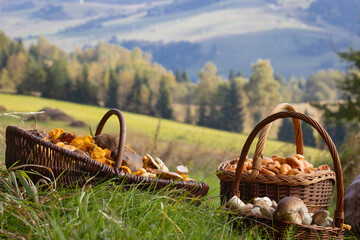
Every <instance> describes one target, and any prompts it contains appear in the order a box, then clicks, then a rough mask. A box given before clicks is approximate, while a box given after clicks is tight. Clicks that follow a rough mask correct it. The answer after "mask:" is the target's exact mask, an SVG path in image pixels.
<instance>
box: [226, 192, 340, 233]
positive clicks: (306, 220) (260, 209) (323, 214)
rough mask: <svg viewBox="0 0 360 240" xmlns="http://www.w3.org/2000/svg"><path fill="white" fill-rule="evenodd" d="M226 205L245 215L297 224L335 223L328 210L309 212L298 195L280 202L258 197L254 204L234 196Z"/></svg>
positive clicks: (325, 225)
mask: <svg viewBox="0 0 360 240" xmlns="http://www.w3.org/2000/svg"><path fill="white" fill-rule="evenodd" d="M226 207H228V208H230V210H232V211H234V212H237V213H241V214H244V215H253V216H265V217H268V218H273V219H274V220H284V221H289V222H292V223H296V224H303V225H311V226H322V227H331V226H332V223H333V219H332V218H331V217H330V213H329V212H328V211H326V210H319V211H317V212H315V213H309V212H308V209H307V207H306V205H305V204H304V202H303V201H302V200H301V199H300V198H297V197H284V198H282V199H281V200H280V201H279V202H278V203H276V202H275V201H274V200H273V201H271V200H270V198H268V197H262V198H259V197H257V198H255V199H254V200H253V203H252V204H251V203H248V204H245V203H244V202H243V201H241V200H240V199H239V198H238V197H237V196H234V197H232V198H231V199H230V200H229V201H228V202H227V203H226Z"/></svg>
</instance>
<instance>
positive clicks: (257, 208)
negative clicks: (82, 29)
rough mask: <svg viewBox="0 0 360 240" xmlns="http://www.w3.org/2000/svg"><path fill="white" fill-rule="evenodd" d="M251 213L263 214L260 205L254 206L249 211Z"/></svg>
mask: <svg viewBox="0 0 360 240" xmlns="http://www.w3.org/2000/svg"><path fill="white" fill-rule="evenodd" d="M249 214H250V215H254V216H261V211H260V207H254V208H253V209H251V210H250V211H249Z"/></svg>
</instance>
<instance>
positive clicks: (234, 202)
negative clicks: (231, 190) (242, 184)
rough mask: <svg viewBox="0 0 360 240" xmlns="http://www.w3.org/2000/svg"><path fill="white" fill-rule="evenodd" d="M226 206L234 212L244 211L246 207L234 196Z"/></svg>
mask: <svg viewBox="0 0 360 240" xmlns="http://www.w3.org/2000/svg"><path fill="white" fill-rule="evenodd" d="M226 206H227V207H229V208H231V209H234V210H239V211H240V210H242V209H243V208H244V207H245V206H246V205H245V203H244V202H243V201H241V199H240V198H238V196H233V197H232V198H230V200H229V201H227V202H226Z"/></svg>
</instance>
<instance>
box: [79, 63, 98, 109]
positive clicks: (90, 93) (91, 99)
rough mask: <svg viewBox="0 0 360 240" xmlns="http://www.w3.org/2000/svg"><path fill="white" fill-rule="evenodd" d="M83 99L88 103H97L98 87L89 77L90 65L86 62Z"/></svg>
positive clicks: (83, 101)
mask: <svg viewBox="0 0 360 240" xmlns="http://www.w3.org/2000/svg"><path fill="white" fill-rule="evenodd" d="M81 101H82V103H86V104H97V97H96V89H95V87H94V86H93V85H92V84H91V82H90V79H89V67H88V65H87V63H86V62H85V63H84V65H83V71H82V79H81Z"/></svg>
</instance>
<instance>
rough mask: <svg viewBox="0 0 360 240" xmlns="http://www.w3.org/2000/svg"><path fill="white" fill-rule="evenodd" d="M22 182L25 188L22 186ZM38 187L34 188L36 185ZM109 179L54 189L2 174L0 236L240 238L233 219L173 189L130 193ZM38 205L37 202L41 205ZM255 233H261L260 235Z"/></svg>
mask: <svg viewBox="0 0 360 240" xmlns="http://www.w3.org/2000/svg"><path fill="white" fill-rule="evenodd" d="M20 180H21V181H22V185H23V186H25V188H23V187H19V184H20ZM31 186H33V187H31ZM123 187H124V184H123V183H121V182H117V181H115V180H110V181H108V182H105V183H103V184H101V185H98V186H90V185H88V186H85V187H82V188H80V187H79V188H75V189H63V188H58V189H54V190H53V191H48V190H41V188H36V187H34V185H33V184H32V182H31V181H29V180H27V179H26V175H25V174H24V173H23V172H17V173H15V174H14V173H10V174H9V173H7V172H2V173H1V175H0V189H1V192H0V201H1V202H2V205H1V214H0V221H1V226H0V236H1V237H2V238H11V239H239V238H246V237H247V238H252V237H253V236H254V232H253V231H252V230H247V229H244V231H243V232H240V231H237V230H234V229H233V226H232V223H233V221H239V219H237V220H236V219H235V220H230V219H229V215H228V214H227V213H226V212H225V211H222V210H221V209H219V208H216V207H214V206H212V205H211V204H208V203H207V201H206V198H205V199H203V201H202V203H201V205H200V206H195V205H194V204H192V203H191V202H189V201H185V200H181V197H179V196H174V192H169V191H168V190H163V191H158V192H156V193H151V194H150V193H149V192H146V191H139V190H137V188H136V186H135V187H133V188H130V189H128V190H124V189H123ZM36 202H38V203H39V204H38V203H36ZM255 234H256V232H255Z"/></svg>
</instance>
